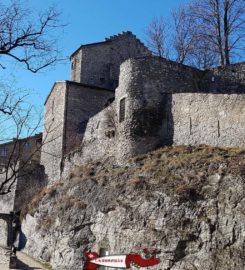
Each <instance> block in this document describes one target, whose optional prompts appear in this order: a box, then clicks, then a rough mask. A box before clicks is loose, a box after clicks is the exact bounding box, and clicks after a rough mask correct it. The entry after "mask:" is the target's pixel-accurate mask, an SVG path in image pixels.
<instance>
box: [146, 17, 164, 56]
mask: <svg viewBox="0 0 245 270" xmlns="http://www.w3.org/2000/svg"><path fill="white" fill-rule="evenodd" d="M145 33H146V42H147V46H148V47H149V49H150V50H152V52H153V53H154V54H155V55H157V56H160V57H168V49H167V46H166V43H167V39H168V26H167V23H166V22H165V20H164V19H163V17H160V18H157V17H155V18H153V19H152V21H151V23H150V25H149V26H148V27H147V28H146V30H145Z"/></svg>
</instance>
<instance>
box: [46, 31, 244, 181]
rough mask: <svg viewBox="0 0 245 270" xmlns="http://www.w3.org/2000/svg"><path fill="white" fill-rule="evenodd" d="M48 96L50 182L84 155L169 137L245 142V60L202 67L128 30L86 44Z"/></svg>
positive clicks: (130, 152)
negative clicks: (168, 55) (163, 53)
mask: <svg viewBox="0 0 245 270" xmlns="http://www.w3.org/2000/svg"><path fill="white" fill-rule="evenodd" d="M70 60H71V81H57V82H55V84H54V86H53V88H52V90H51V92H50V94H49V96H48V98H47V100H46V102H45V120H44V123H45V130H44V137H45V138H47V141H49V142H48V143H46V144H44V146H43V149H42V150H43V151H42V154H41V163H42V164H43V165H44V167H45V173H46V175H48V178H49V181H55V180H57V179H59V178H60V176H62V175H63V174H66V172H67V171H68V170H69V169H70V168H71V167H72V166H74V165H79V164H81V163H83V162H86V161H95V160H99V161H105V160H107V161H112V162H115V163H121V162H124V161H125V160H127V158H129V157H131V156H134V155H137V154H142V153H146V152H148V151H151V150H153V149H155V148H157V147H160V146H164V145H172V144H209V145H217V146H245V139H244V135H245V63H239V64H233V65H230V66H226V67H218V68H214V69H211V70H205V71H202V70H198V69H196V68H193V67H189V66H185V65H182V64H178V63H175V62H172V61H168V60H166V59H163V58H159V57H156V56H152V54H151V52H150V51H149V50H148V49H147V48H146V47H145V46H144V44H143V43H142V42H140V40H138V39H137V38H136V36H135V35H133V34H132V33H131V32H123V33H121V34H118V35H116V36H112V37H110V38H107V39H105V41H103V42H98V43H93V44H87V45H82V46H81V47H79V48H78V49H77V50H76V51H75V52H74V53H73V54H72V55H71V57H70Z"/></svg>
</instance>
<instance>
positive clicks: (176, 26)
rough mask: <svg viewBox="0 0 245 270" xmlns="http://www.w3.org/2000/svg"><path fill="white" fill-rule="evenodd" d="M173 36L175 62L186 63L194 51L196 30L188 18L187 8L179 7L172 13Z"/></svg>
mask: <svg viewBox="0 0 245 270" xmlns="http://www.w3.org/2000/svg"><path fill="white" fill-rule="evenodd" d="M172 19H173V26H172V29H173V36H172V43H173V49H174V54H175V60H176V61H177V62H178V63H181V64H183V63H186V62H188V60H189V58H190V57H191V56H193V53H194V50H195V39H196V28H195V24H194V20H193V17H192V16H189V13H188V7H187V6H180V7H178V9H175V10H174V11H173V12H172Z"/></svg>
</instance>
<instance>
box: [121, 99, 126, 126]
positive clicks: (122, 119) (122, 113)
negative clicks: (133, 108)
mask: <svg viewBox="0 0 245 270" xmlns="http://www.w3.org/2000/svg"><path fill="white" fill-rule="evenodd" d="M125 109H126V98H122V99H121V100H120V105H119V123H121V122H123V121H124V120H125Z"/></svg>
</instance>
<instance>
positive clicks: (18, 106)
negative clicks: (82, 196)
mask: <svg viewBox="0 0 245 270" xmlns="http://www.w3.org/2000/svg"><path fill="white" fill-rule="evenodd" d="M33 97H34V96H33V95H32V94H31V93H30V92H29V91H24V90H21V89H16V90H15V87H14V86H13V85H12V84H11V85H7V84H6V83H0V143H1V144H0V195H5V194H8V193H10V192H11V191H12V189H13V187H14V184H15V182H16V179H17V178H18V177H23V176H25V173H26V168H28V166H29V164H30V162H33V161H34V162H35V160H37V161H38V160H39V158H40V153H41V148H42V146H43V145H44V144H46V143H48V142H50V139H49V138H48V135H49V134H50V133H52V132H54V131H55V129H56V128H57V127H54V126H49V127H47V129H48V130H45V134H46V135H45V137H42V136H41V134H40V135H38V136H35V135H36V133H37V132H39V131H40V128H41V127H42V118H43V117H42V114H41V113H40V111H39V110H37V109H36V107H34V106H33V105H32V102H31V99H33ZM13 136H14V138H13ZM34 138H35V139H34ZM32 139H34V140H33V141H32ZM55 139H57V138H52V140H55ZM28 173H29V172H28Z"/></svg>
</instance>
